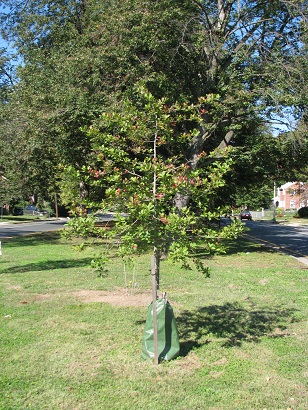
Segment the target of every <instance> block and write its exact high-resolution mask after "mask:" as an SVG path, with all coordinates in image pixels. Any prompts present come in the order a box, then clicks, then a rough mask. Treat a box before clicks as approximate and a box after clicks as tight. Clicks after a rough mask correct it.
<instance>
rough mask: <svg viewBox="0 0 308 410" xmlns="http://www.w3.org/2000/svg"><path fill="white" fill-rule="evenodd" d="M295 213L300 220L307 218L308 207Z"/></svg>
mask: <svg viewBox="0 0 308 410" xmlns="http://www.w3.org/2000/svg"><path fill="white" fill-rule="evenodd" d="M297 213H298V216H299V217H300V218H308V206H304V207H303V208H300V209H299V210H298V211H297Z"/></svg>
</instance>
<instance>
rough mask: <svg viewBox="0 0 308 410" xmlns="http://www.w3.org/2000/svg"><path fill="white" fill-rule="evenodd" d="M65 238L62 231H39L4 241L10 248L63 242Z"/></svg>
mask: <svg viewBox="0 0 308 410" xmlns="http://www.w3.org/2000/svg"><path fill="white" fill-rule="evenodd" d="M61 242H63V239H62V238H61V233H60V232H59V231H56V232H37V233H33V234H28V235H21V236H15V237H13V238H4V239H2V243H3V244H6V246H8V247H10V248H17V247H26V246H36V245H42V244H53V245H54V244H59V245H60V244H61Z"/></svg>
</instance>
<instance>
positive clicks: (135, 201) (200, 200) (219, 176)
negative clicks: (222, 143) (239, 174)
mask: <svg viewBox="0 0 308 410" xmlns="http://www.w3.org/2000/svg"><path fill="white" fill-rule="evenodd" d="M205 101H206V102H207V104H209V105H211V104H216V101H215V97H214V96H213V95H210V96H208V97H205V98H204V99H202V100H200V102H199V103H198V104H195V105H190V104H187V103H183V104H180V103H175V104H173V105H171V106H170V105H169V104H168V103H167V101H166V99H159V100H157V99H156V98H155V97H154V96H153V95H152V94H151V93H150V92H148V91H147V90H146V89H144V88H143V87H141V88H139V89H138V92H137V93H136V94H135V99H134V102H132V101H129V100H127V101H125V102H124V103H123V105H121V106H119V107H118V110H117V112H108V111H106V112H105V113H104V114H103V115H102V116H101V118H100V119H99V121H98V122H97V124H96V127H91V129H90V130H89V131H88V137H89V138H90V139H91V142H92V157H91V162H90V163H89V165H88V167H86V168H85V169H84V173H85V176H84V178H85V179H86V175H87V179H86V181H87V183H88V184H89V186H90V187H91V189H90V193H91V192H93V196H91V195H90V197H89V199H88V201H87V206H88V207H90V208H91V209H94V210H95V209H97V210H98V209H100V210H102V209H103V210H106V211H110V210H115V211H116V214H117V223H116V225H115V228H114V229H113V230H110V231H108V232H107V234H108V235H111V236H112V237H113V238H118V240H119V241H120V242H119V243H120V247H119V252H120V253H121V254H122V255H123V256H128V255H133V254H134V253H135V254H138V253H140V252H143V251H148V250H149V246H150V247H151V248H152V249H153V256H154V260H155V274H156V279H157V283H159V263H160V259H161V256H162V255H163V254H165V255H168V257H169V258H170V259H171V260H175V261H181V262H182V263H183V265H184V266H186V267H188V266H189V260H190V259H192V260H193V261H194V262H195V264H196V266H197V268H199V269H200V270H201V271H203V272H204V273H206V274H207V273H208V271H207V268H206V267H205V266H204V265H203V263H202V259H201V258H200V257H199V254H200V247H202V251H203V253H204V254H206V255H210V254H212V253H213V252H215V251H222V250H223V239H224V238H234V237H236V236H237V235H238V234H239V232H241V226H240V225H238V224H236V223H234V224H230V225H228V226H224V227H223V228H221V229H218V221H219V217H220V212H221V209H213V207H212V204H211V199H212V198H213V197H214V196H215V192H216V190H217V189H218V188H219V187H221V186H223V185H224V175H225V174H226V172H227V171H228V170H229V169H230V166H231V164H230V161H229V160H228V158H227V157H228V155H227V154H228V153H227V151H226V150H221V152H220V156H221V157H224V161H214V162H212V164H211V165H210V166H208V167H199V168H198V169H193V168H192V167H191V166H190V164H189V163H188V161H187V159H186V150H187V147H188V146H189V145H190V143H191V141H192V140H193V138H195V136H196V135H197V134H198V133H199V131H198V130H197V126H198V124H199V122H200V110H202V105H203V104H204V102H205ZM202 157H203V159H204V160H205V161H206V160H207V159H208V157H207V155H206V154H205V153H203V154H201V155H200V161H202ZM180 192H185V194H189V196H190V203H189V205H188V206H186V207H182V208H181V209H179V208H178V207H177V204H176V201H175V198H176V195H177V194H178V193H180ZM98 193H100V194H101V198H97V194H98ZM93 198H94V200H93ZM89 218H90V219H91V218H92V217H88V218H87V219H89ZM79 220H80V219H79ZM80 223H81V224H82V223H84V222H83V221H82V220H80ZM71 226H72V229H73V230H74V228H75V226H76V221H73V222H72V224H71ZM86 226H87V228H89V225H88V222H86ZM79 228H80V227H79ZM79 228H78V232H79V233H80V229H79ZM96 232H97V231H96ZM89 233H90V232H89V231H88V230H86V231H85V234H87V235H88V234H89ZM101 234H102V235H105V234H106V232H105V231H104V230H103V231H102V232H101Z"/></svg>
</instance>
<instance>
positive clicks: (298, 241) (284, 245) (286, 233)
mask: <svg viewBox="0 0 308 410" xmlns="http://www.w3.org/2000/svg"><path fill="white" fill-rule="evenodd" d="M245 223H246V226H247V227H248V228H249V232H248V236H250V237H252V239H253V238H257V239H259V240H261V241H266V242H270V243H271V244H273V245H274V247H275V246H276V247H277V249H278V250H279V249H280V250H284V251H287V252H289V253H290V254H291V255H293V256H296V257H308V225H302V226H295V225H294V226H290V225H283V224H275V223H270V222H265V221H247V222H245Z"/></svg>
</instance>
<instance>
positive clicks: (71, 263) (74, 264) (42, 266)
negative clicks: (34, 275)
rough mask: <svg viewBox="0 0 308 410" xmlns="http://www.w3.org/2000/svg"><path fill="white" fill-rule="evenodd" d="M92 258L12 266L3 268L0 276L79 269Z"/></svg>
mask: <svg viewBox="0 0 308 410" xmlns="http://www.w3.org/2000/svg"><path fill="white" fill-rule="evenodd" d="M92 259H93V258H83V259H67V260H65V259H61V260H57V261H55V260H46V261H42V262H34V263H29V264H27V265H23V266H12V267H11V268H7V269H5V268H3V270H2V271H0V275H1V274H8V273H13V274H14V273H26V272H33V271H44V270H55V269H70V268H80V267H84V266H90V265H91V261H92Z"/></svg>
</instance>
